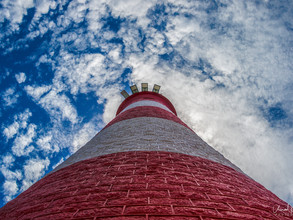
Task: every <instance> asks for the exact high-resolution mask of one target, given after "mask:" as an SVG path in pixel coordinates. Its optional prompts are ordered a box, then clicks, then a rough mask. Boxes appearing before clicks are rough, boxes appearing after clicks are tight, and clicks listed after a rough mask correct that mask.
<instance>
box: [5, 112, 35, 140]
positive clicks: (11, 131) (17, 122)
mask: <svg viewBox="0 0 293 220" xmlns="http://www.w3.org/2000/svg"><path fill="white" fill-rule="evenodd" d="M31 116H32V113H31V112H30V111H29V109H26V110H25V111H24V112H22V113H20V114H18V115H15V116H14V122H13V123H12V124H11V125H9V126H8V127H6V128H4V130H3V134H4V135H5V136H6V138H7V139H10V138H13V137H14V135H15V134H17V133H18V132H19V129H20V128H26V126H27V122H28V119H29V118H30V117H31Z"/></svg>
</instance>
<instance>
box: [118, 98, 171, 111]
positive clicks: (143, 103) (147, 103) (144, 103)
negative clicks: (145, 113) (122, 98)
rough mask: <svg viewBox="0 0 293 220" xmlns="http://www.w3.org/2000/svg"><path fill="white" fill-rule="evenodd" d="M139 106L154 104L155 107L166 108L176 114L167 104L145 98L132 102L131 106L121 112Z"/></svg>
mask: <svg viewBox="0 0 293 220" xmlns="http://www.w3.org/2000/svg"><path fill="white" fill-rule="evenodd" d="M139 106H154V107H158V108H161V109H164V110H166V111H168V112H171V113H172V114H174V113H173V112H172V111H171V110H170V109H169V108H168V107H166V106H165V105H163V104H161V103H159V102H155V101H149V100H144V101H138V102H135V103H132V104H130V105H129V106H127V107H126V108H125V109H123V111H121V112H120V113H122V112H124V111H127V110H129V109H132V108H135V107H139Z"/></svg>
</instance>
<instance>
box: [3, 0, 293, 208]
mask: <svg viewBox="0 0 293 220" xmlns="http://www.w3.org/2000/svg"><path fill="white" fill-rule="evenodd" d="M0 5H1V6H0V22H1V24H0V28H1V32H0V39H1V41H0V71H1V75H0V99H1V102H0V121H1V127H0V141H1V143H2V145H1V147H0V184H1V185H0V187H1V190H0V206H3V205H4V204H5V203H6V202H7V201H9V200H11V199H13V198H15V197H16V196H17V195H18V194H19V193H20V192H22V191H23V190H25V189H27V188H28V187H29V186H30V185H31V184H33V183H34V182H35V181H37V180H38V179H40V178H41V177H42V176H44V175H45V174H47V173H48V172H50V171H51V170H52V169H53V168H54V167H55V166H56V165H58V164H59V163H61V162H62V161H64V160H65V159H66V158H67V157H68V156H69V155H70V154H72V153H74V152H75V151H76V150H78V149H79V148H80V147H81V146H82V145H83V144H85V143H86V142H87V141H88V140H89V139H90V138H91V137H93V136H94V135H95V134H96V133H97V132H98V131H99V130H100V129H101V128H103V126H104V125H105V124H106V123H107V122H109V121H110V120H111V119H112V118H113V117H114V116H115V112H116V109H117V107H118V106H119V104H120V103H121V101H122V97H121V95H120V94H119V93H120V91H121V90H123V89H127V90H128V91H129V88H128V86H129V85H131V84H134V83H136V84H138V85H139V84H140V83H142V82H148V83H149V86H150V87H151V86H152V84H154V83H156V84H159V85H161V86H162V87H161V93H162V94H163V95H165V96H166V97H167V98H169V99H170V100H171V101H172V102H173V104H174V105H175V108H176V109H177V112H178V115H179V117H181V118H182V119H183V121H185V122H186V123H187V124H188V125H189V126H190V127H191V128H192V129H193V130H194V131H195V132H196V133H197V134H198V135H199V136H201V137H202V138H203V139H204V140H205V141H206V142H207V143H209V144H210V145H212V146H213V147H214V148H215V149H216V150H218V151H220V152H221V153H222V154H223V155H225V156H226V157H227V158H228V159H229V160H231V161H232V162H233V163H235V164H236V165H237V166H239V167H240V168H241V169H242V170H243V171H244V172H245V173H247V174H248V175H249V176H251V177H252V178H254V179H255V180H257V181H258V182H260V183H261V184H263V185H264V186H265V187H267V188H268V189H270V190H271V191H273V192H274V193H275V194H277V195H278V196H279V197H281V198H282V199H284V200H285V201H287V202H289V203H290V204H293V172H292V167H293V161H292V159H291V158H293V110H292V109H293V98H292V94H293V59H292V58H293V40H292V39H293V2H292V1H290V0H288V1H278V0H275V1H274V0H272V1H269V0H267V1H265V0H255V1H253V0H251V1H236V0H235V1H233V0H221V1H220V0H214V1H210V0H206V1H203V0H202V1H195V0H194V1H187V0H186V1H185V0H176V1H175V0H169V1H167V0H166V1H155V0H150V1H142V0H135V1H134V0H117V1H114V0H113V1H112V0H103V1H95V0H72V1H67V0H57V1H53V0H38V1H33V0H20V1H14V0H13V1H11V0H2V1H1V2H0Z"/></svg>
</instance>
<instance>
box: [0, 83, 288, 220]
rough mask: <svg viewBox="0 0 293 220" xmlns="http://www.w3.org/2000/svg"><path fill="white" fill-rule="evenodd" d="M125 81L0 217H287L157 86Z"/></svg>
mask: <svg viewBox="0 0 293 220" xmlns="http://www.w3.org/2000/svg"><path fill="white" fill-rule="evenodd" d="M131 88H132V91H133V95H131V96H129V97H127V96H128V94H127V93H126V92H125V91H124V92H123V95H124V96H125V97H126V99H125V100H124V101H123V102H122V104H121V105H120V107H119V108H118V111H117V114H116V117H115V118H114V119H113V120H112V121H111V122H110V123H109V124H108V125H107V126H106V127H105V128H104V129H103V130H102V131H100V132H99V133H98V134H97V135H96V136H95V137H94V138H93V139H92V140H91V141H89V142H88V143H87V144H86V145H85V146H83V147H82V148H80V149H79V150H78V151H77V152H76V153H75V154H74V155H72V156H71V157H70V158H69V159H68V160H66V161H65V162H64V163H62V164H61V165H59V166H58V167H57V168H56V169H55V170H54V171H53V172H51V173H50V174H49V175H47V176H46V177H44V178H43V179H41V180H40V181H38V182H37V183H35V184H34V185H33V186H31V187H30V188H29V189H28V190H26V191H25V192H23V193H22V194H20V195H19V196H18V197H17V198H16V199H14V200H12V201H10V202H9V203H7V204H6V205H5V206H4V207H3V208H1V209H0V219H178V220H179V219H180V220H181V219H293V212H292V208H291V207H290V206H288V205H287V203H285V202H284V201H282V200H280V199H279V198H278V197H277V196H276V195H274V194H273V193H271V192H270V191H268V190H267V189H266V188H264V187H263V186H262V185H260V184H258V183H257V182H255V181H254V180H252V179H251V178H249V177H248V176H247V175H245V174H244V173H243V172H242V171H241V170H240V169H239V168H238V167H236V166H235V165H233V164H232V163H231V162H230V161H228V160H227V159H226V158H225V157H224V156H223V155H221V154H220V153H219V152H217V151H216V150H214V149H213V148H212V147H210V146H209V145H208V144H206V143H205V142H204V141H203V140H202V139H201V138H200V137H198V136H197V135H196V134H195V133H194V132H193V131H192V130H191V129H190V128H189V127H188V126H187V125H186V124H185V123H183V122H182V121H181V120H180V119H179V118H178V117H177V114H176V110H175V108H174V106H173V105H172V103H171V102H170V101H169V100H168V99H167V98H165V97H164V96H162V95H160V94H158V90H159V87H158V86H157V85H155V86H154V89H153V92H149V91H147V84H143V85H142V90H143V91H142V92H138V90H137V87H136V86H133V87H131Z"/></svg>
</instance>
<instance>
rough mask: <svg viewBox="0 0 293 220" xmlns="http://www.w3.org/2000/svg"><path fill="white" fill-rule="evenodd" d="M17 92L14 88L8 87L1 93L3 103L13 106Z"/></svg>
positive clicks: (17, 95)
mask: <svg viewBox="0 0 293 220" xmlns="http://www.w3.org/2000/svg"><path fill="white" fill-rule="evenodd" d="M18 97H19V94H17V93H16V91H15V88H8V89H6V91H5V92H3V94H2V99H3V101H4V105H5V106H7V107H13V106H14V105H15V104H16V103H17V99H18Z"/></svg>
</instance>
